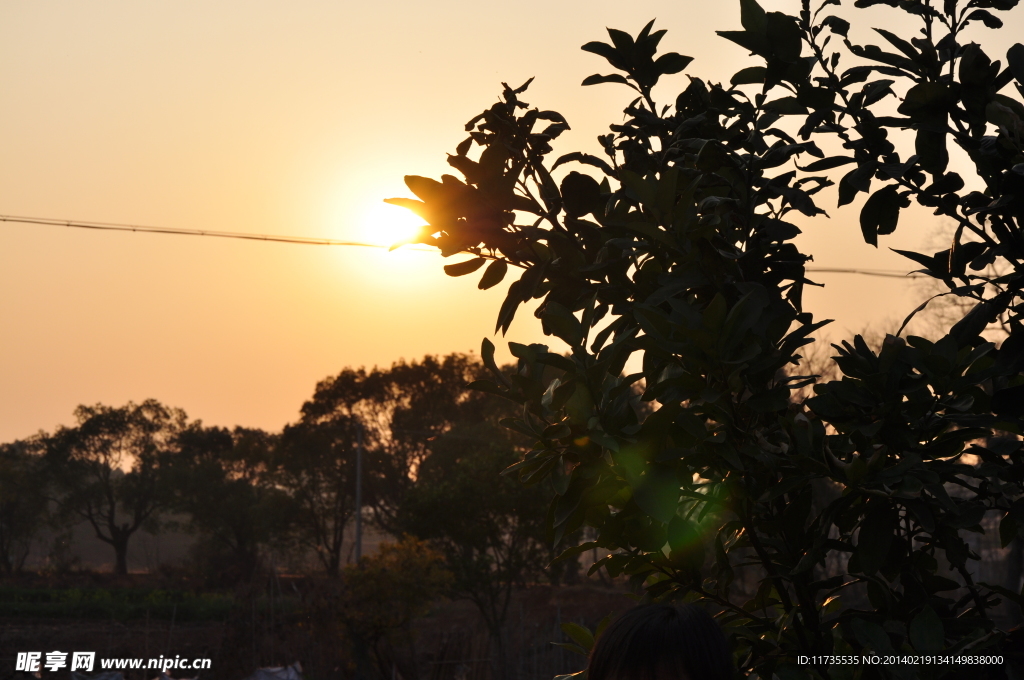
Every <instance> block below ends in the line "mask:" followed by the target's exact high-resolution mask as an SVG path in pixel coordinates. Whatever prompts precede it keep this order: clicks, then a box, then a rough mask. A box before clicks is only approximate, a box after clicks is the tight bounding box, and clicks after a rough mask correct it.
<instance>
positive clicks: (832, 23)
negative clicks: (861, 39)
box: [821, 16, 850, 38]
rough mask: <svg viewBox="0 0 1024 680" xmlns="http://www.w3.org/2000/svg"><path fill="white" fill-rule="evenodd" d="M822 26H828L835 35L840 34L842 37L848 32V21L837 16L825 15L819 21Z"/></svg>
mask: <svg viewBox="0 0 1024 680" xmlns="http://www.w3.org/2000/svg"><path fill="white" fill-rule="evenodd" d="M821 25H822V26H828V28H829V30H830V31H832V32H833V33H835V34H837V35H841V36H843V37H844V38H845V37H846V36H847V34H848V33H849V32H850V22H849V21H847V20H846V19H840V18H839V17H834V16H830V17H825V19H824V20H822V22H821Z"/></svg>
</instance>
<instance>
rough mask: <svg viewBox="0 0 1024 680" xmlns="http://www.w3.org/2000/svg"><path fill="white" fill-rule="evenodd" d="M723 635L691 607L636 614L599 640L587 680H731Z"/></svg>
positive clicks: (642, 609) (645, 608) (646, 608)
mask: <svg viewBox="0 0 1024 680" xmlns="http://www.w3.org/2000/svg"><path fill="white" fill-rule="evenodd" d="M732 678H733V668H732V656H731V655H730V653H729V647H728V645H727V644H726V641H725V636H724V635H723V634H722V630H721V629H720V628H719V627H718V624H717V623H715V620H714V619H713V618H711V615H710V614H708V613H707V612H706V611H704V610H703V609H701V608H700V607H697V606H695V605H692V604H687V605H682V606H678V605H673V604H653V605H641V606H639V607H636V608H635V609H631V610H630V611H628V612H626V613H625V614H623V615H622V616H620V617H619V618H618V619H616V620H615V622H614V623H612V624H611V625H610V626H608V628H607V630H605V631H604V633H603V634H602V635H601V637H599V638H598V640H597V644H595V645H594V649H593V650H592V651H591V653H590V664H589V665H588V666H587V680H680V679H682V680H686V679H688V680H732Z"/></svg>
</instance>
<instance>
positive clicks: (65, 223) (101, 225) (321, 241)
mask: <svg viewBox="0 0 1024 680" xmlns="http://www.w3.org/2000/svg"><path fill="white" fill-rule="evenodd" d="M0 222H17V223H19V224H45V225H49V226H55V227H72V228H76V229H96V230H100V231H134V232H142V233H144V234H176V235H179V236H213V237H214V238H235V239H243V240H246V241H270V242H273V243H296V244H299V245H308V246H357V247H362V248H389V247H390V246H385V245H381V244H379V243H366V242H363V241H338V240H335V239H329V238H314V237H310V236H273V235H266V234H245V233H240V232H234V231H207V230H201V229H175V228H171V227H147V226H143V225H139V224H118V223H115V222H82V221H79V220H59V219H53V218H49V217H18V216H14V215H0ZM413 250H421V251H424V252H434V249H433V248H413Z"/></svg>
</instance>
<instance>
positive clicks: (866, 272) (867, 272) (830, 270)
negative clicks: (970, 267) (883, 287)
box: [807, 267, 924, 279]
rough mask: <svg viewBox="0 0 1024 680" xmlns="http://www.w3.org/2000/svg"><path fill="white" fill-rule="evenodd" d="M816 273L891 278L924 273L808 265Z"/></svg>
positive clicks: (908, 276)
mask: <svg viewBox="0 0 1024 680" xmlns="http://www.w3.org/2000/svg"><path fill="white" fill-rule="evenodd" d="M807 271H809V272H814V273H815V274H861V275H863V276H884V277H886V278H891V279H920V278H923V277H924V274H915V273H913V272H911V273H901V272H900V271H899V270H897V269H845V268H842V267H807Z"/></svg>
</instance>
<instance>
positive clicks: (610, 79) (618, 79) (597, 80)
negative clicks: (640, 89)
mask: <svg viewBox="0 0 1024 680" xmlns="http://www.w3.org/2000/svg"><path fill="white" fill-rule="evenodd" d="M601 83H622V84H623V85H629V81H628V80H626V78H625V76H621V75H619V74H618V73H612V74H611V75H607V76H602V75H601V74H599V73H595V74H594V75H592V76H587V77H586V78H584V79H583V82H582V83H581V85H600V84H601Z"/></svg>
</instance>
